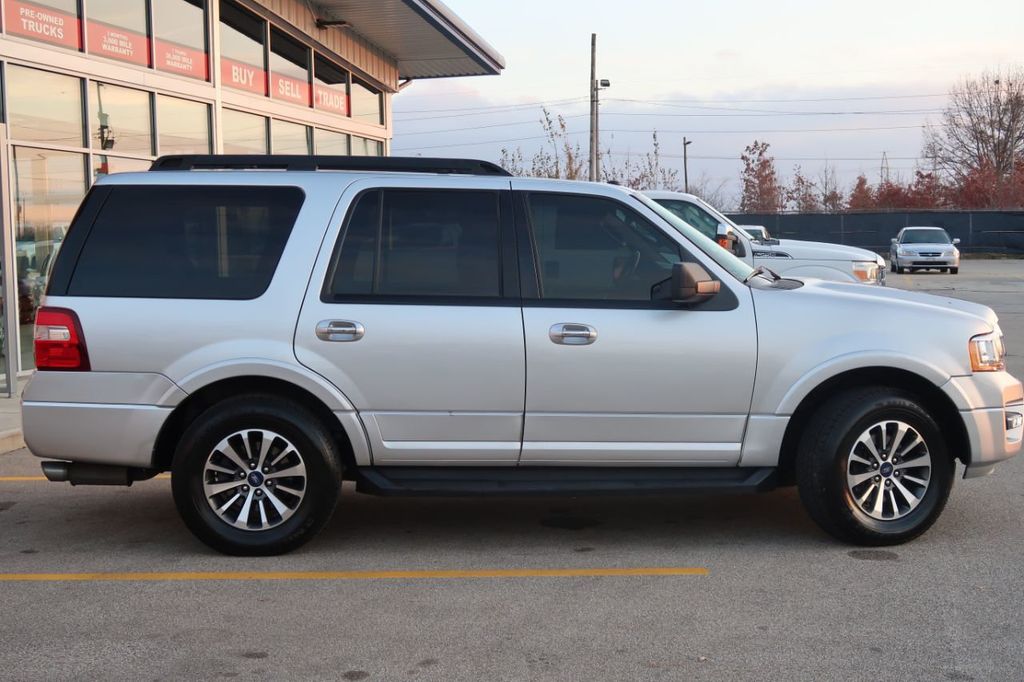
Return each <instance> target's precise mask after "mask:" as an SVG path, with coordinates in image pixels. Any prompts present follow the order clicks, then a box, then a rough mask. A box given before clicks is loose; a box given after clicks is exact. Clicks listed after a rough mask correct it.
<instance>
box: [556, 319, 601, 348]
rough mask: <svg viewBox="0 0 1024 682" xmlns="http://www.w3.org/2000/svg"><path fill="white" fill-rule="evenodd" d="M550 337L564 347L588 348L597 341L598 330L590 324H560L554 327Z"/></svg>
mask: <svg viewBox="0 0 1024 682" xmlns="http://www.w3.org/2000/svg"><path fill="white" fill-rule="evenodd" d="M548 337H549V338H550V339H551V340H552V341H553V342H554V343H558V344H561V345H563V346H588V345H590V344H592V343H594V341H597V330H596V329H594V328H593V327H591V326H590V325H589V324H577V323H575V322H560V323H558V324H556V325H552V327H551V329H549V330H548Z"/></svg>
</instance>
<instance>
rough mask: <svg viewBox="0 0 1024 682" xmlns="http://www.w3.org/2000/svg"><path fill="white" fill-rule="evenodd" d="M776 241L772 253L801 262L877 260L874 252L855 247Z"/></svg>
mask: <svg viewBox="0 0 1024 682" xmlns="http://www.w3.org/2000/svg"><path fill="white" fill-rule="evenodd" d="M778 241H779V243H778V244H773V245H772V249H773V250H774V251H782V252H784V253H788V254H789V255H790V256H792V257H793V258H799V259H801V260H840V261H855V260H867V261H875V260H877V259H878V255H877V254H876V253H875V252H874V251H868V250H867V249H858V248H857V247H856V246H846V245H844V244H828V243H825V242H805V241H801V240H799V239H780V240H778Z"/></svg>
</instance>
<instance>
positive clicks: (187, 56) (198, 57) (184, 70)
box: [90, 0, 210, 81]
mask: <svg viewBox="0 0 1024 682" xmlns="http://www.w3.org/2000/svg"><path fill="white" fill-rule="evenodd" d="M204 5H205V2H204V0H156V1H155V2H154V3H153V38H154V45H153V46H154V47H155V48H156V49H155V51H156V68H157V69H159V70H161V71H167V72H168V73H176V74H179V75H181V76H188V77H190V78H198V79H200V80H204V81H205V80H209V78H210V68H209V59H208V58H207V55H206V13H205V11H204ZM90 6H91V5H90Z"/></svg>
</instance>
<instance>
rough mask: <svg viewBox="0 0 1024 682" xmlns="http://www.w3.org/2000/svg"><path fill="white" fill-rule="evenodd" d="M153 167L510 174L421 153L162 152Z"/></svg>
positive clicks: (497, 168) (495, 167)
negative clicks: (426, 156)
mask: <svg viewBox="0 0 1024 682" xmlns="http://www.w3.org/2000/svg"><path fill="white" fill-rule="evenodd" d="M149 170H151V171H191V170H284V171H317V170H345V171H389V172H393V173H442V174H454V175H499V176H505V177H508V176H510V175H511V173H509V172H508V171H507V170H505V169H504V168H502V167H501V166H499V165H497V164H495V163H491V162H490V161H479V160H476V159H430V158H423V157H419V156H410V157H401V156H299V155H280V156H272V155H263V154H183V155H175V156H161V157H160V158H159V159H157V160H156V161H154V162H153V165H152V166H151V167H150V169H149Z"/></svg>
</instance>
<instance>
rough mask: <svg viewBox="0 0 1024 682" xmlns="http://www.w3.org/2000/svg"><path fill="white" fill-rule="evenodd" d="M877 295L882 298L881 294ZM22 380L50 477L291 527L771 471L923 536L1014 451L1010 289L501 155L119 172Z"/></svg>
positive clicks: (62, 269) (98, 191)
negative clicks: (442, 499) (830, 266)
mask: <svg viewBox="0 0 1024 682" xmlns="http://www.w3.org/2000/svg"><path fill="white" fill-rule="evenodd" d="M864 319H870V320H871V324H870V325H865V324H862V323H861V322H860V321H862V320H864ZM35 352H36V362H37V365H38V369H39V371H38V372H36V374H35V375H34V376H33V377H32V380H31V382H30V384H29V385H28V387H27V388H26V390H25V393H24V398H23V399H24V403H23V415H24V432H25V439H26V441H27V442H28V444H29V447H30V448H31V449H32V451H33V452H34V453H35V454H36V455H38V456H39V457H44V458H53V459H54V460H57V461H46V462H44V463H43V465H42V466H43V471H44V472H45V473H46V475H47V477H48V478H50V479H51V480H55V481H69V482H71V483H72V484H108V485H109V484H121V485H128V484H131V483H132V481H135V480H141V479H144V478H148V477H151V476H153V475H155V474H156V473H157V472H161V471H167V470H170V471H171V472H172V490H173V494H174V500H175V502H176V504H177V507H178V509H179V511H180V513H181V516H182V518H183V519H184V521H185V523H186V524H187V525H188V527H189V528H190V529H191V530H192V531H193V532H194V533H195V534H196V535H197V536H198V537H199V538H200V539H201V540H202V541H203V542H205V543H207V544H208V545H210V546H211V547H214V548H216V549H218V550H221V551H223V552H227V553H232V554H273V553H280V552H285V551H288V550H290V549H293V548H295V547H297V546H299V545H301V544H302V543H304V542H306V541H307V540H309V539H310V538H311V537H312V536H313V535H314V534H315V533H316V532H317V531H318V530H319V529H321V528H322V527H323V526H324V524H325V523H327V521H328V519H329V518H330V516H331V514H332V512H333V510H334V507H335V504H336V502H337V501H338V496H339V493H340V491H341V483H342V481H343V480H352V481H355V484H356V489H357V490H359V491H361V492H365V493H371V494H378V495H480V494H494V495H509V494H564V495H575V494H584V493H613V492H625V493H633V494H636V493H646V492H659V493H664V492H675V491H680V492H681V491H692V490H702V491H706V490H750V491H753V490H767V489H770V488H773V487H775V486H779V485H787V484H793V483H795V484H797V485H798V486H799V491H800V496H801V498H802V500H803V502H804V504H805V506H806V508H807V510H808V511H809V512H810V514H811V516H812V517H813V518H814V519H815V520H816V521H817V522H818V523H819V524H820V525H821V526H822V527H823V528H824V529H825V530H826V531H828V532H829V533H831V534H833V535H835V536H837V537H839V538H841V539H844V540H847V541H850V542H854V543H860V544H868V545H882V544H891V543H897V542H902V541H905V540H908V539H910V538H913V537H915V536H917V535H919V534H920V533H922V532H924V531H925V530H926V529H927V528H928V527H929V526H930V525H931V524H932V523H933V522H934V521H935V519H936V517H937V516H938V515H939V513H940V512H941V510H942V508H943V506H944V504H945V502H946V499H947V496H948V495H949V492H950V488H951V486H952V483H953V477H954V474H955V471H956V468H955V460H960V461H961V462H962V463H963V464H964V465H966V474H965V475H966V476H968V477H971V476H981V475H984V474H988V473H989V472H991V471H992V469H993V467H994V466H995V464H996V463H997V462H999V461H1001V460H1004V459H1007V458H1008V457H1011V456H1013V455H1014V454H1016V453H1017V452H1018V451H1019V450H1020V448H1021V435H1022V431H1024V427H1022V424H1021V422H1022V417H1021V415H1022V413H1024V393H1022V388H1021V384H1020V382H1018V381H1017V380H1015V379H1014V378H1013V377H1011V376H1010V375H1009V374H1007V373H1006V371H1005V370H1004V349H1003V340H1002V336H1001V333H1000V329H999V325H998V323H997V320H996V316H995V314H994V313H993V312H992V310H990V309H989V308H986V307H984V306H981V305H974V304H971V303H965V302H962V301H956V300H949V299H944V298H936V297H932V296H927V295H923V294H915V293H909V292H904V291H897V290H890V289H885V288H875V287H864V286H859V285H854V284H845V283H839V282H824V281H819V280H800V279H791V278H780V277H777V276H775V275H773V274H772V273H771V272H770V271H768V270H765V269H753V268H751V267H749V266H748V265H746V264H745V263H743V262H742V261H740V260H738V259H737V258H735V257H734V256H732V255H731V254H729V253H727V252H726V251H725V250H723V249H721V248H719V247H718V246H717V245H716V244H715V243H714V242H713V241H711V240H710V239H708V238H707V237H705V236H704V235H702V234H701V233H700V232H699V231H698V230H697V229H695V228H693V227H691V226H690V225H688V224H687V223H685V222H683V221H682V220H681V219H679V218H678V217H676V216H675V215H674V214H672V213H671V212H669V211H668V210H666V209H665V208H663V207H661V206H660V205H658V204H657V203H655V202H654V201H652V200H650V199H649V198H647V197H645V196H643V195H642V194H639V193H636V192H633V191H630V190H628V189H624V188H622V187H616V186H610V185H602V184H585V183H574V182H562V181H553V180H536V179H521V178H512V177H509V176H508V174H507V173H505V172H504V171H503V170H502V169H500V168H498V167H496V166H493V165H491V164H488V163H484V162H475V161H465V160H443V159H399V158H392V159H355V158H346V157H336V158H327V157H324V158H317V157H166V158H164V159H161V160H159V161H157V162H156V163H155V164H154V167H153V170H152V171H150V172H148V173H136V174H121V175H115V176H110V177H106V178H103V179H102V180H101V181H100V182H99V183H98V184H97V185H96V186H95V187H94V188H93V189H92V190H91V191H90V193H89V195H88V196H87V197H86V199H85V201H84V202H83V204H82V207H81V209H80V210H79V213H78V215H77V217H76V218H75V220H74V223H73V225H72V226H71V229H70V230H69V233H68V235H67V238H66V241H65V242H64V245H63V247H62V248H61V250H60V252H59V254H58V257H57V259H56V262H55V265H54V268H53V271H52V273H51V277H50V282H49V289H48V291H47V295H46V297H45V300H44V307H43V308H42V309H41V310H40V311H39V315H38V318H37V321H36V330H35Z"/></svg>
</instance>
